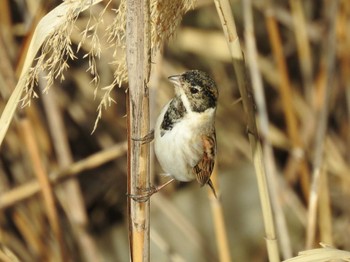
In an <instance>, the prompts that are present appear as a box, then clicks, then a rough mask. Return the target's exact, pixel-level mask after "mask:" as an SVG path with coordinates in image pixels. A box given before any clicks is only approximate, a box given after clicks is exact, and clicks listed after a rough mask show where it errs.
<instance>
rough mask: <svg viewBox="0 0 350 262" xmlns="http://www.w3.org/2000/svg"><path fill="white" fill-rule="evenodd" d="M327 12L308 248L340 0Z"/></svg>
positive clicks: (309, 239)
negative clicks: (326, 32) (322, 86)
mask: <svg viewBox="0 0 350 262" xmlns="http://www.w3.org/2000/svg"><path fill="white" fill-rule="evenodd" d="M327 3H328V6H327V14H326V21H327V22H328V35H327V40H326V41H325V43H324V46H323V54H324V55H323V57H322V61H321V68H320V70H321V72H324V74H323V75H322V80H323V82H322V83H323V85H325V87H324V89H325V90H324V92H323V93H322V94H321V97H320V98H319V99H321V101H322V102H321V103H320V104H319V105H321V106H320V107H319V108H318V112H317V113H316V116H317V117H316V119H318V121H317V123H316V134H315V140H314V141H315V144H314V158H313V162H312V165H313V167H312V168H313V170H312V184H311V193H310V198H309V208H308V221H307V229H306V230H307V231H306V248H307V249H309V248H312V246H313V244H314V242H315V235H316V217H317V205H318V200H319V193H320V191H319V188H320V179H321V169H322V165H323V159H324V157H323V154H324V141H325V136H326V130H327V121H328V114H329V109H328V106H329V99H330V94H331V90H332V88H333V83H332V81H333V76H334V66H335V55H336V50H335V49H336V18H337V14H338V4H339V1H338V0H334V1H330V2H327Z"/></svg>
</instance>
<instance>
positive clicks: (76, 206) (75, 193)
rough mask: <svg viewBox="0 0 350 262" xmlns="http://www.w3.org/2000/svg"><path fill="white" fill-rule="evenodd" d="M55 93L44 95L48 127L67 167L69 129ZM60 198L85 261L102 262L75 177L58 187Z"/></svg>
mask: <svg viewBox="0 0 350 262" xmlns="http://www.w3.org/2000/svg"><path fill="white" fill-rule="evenodd" d="M45 84H46V83H45V81H44V79H43V77H41V78H40V80H39V85H40V87H41V90H43V89H44V88H45ZM54 93H55V90H51V91H50V92H49V93H47V94H46V95H44V96H43V105H44V109H45V113H46V117H47V121H48V124H49V130H50V134H51V138H52V143H53V148H54V150H55V153H56V157H57V161H58V165H59V167H60V168H65V167H67V166H70V165H71V164H72V163H73V157H72V154H71V151H70V148H69V142H68V137H67V134H66V132H65V130H66V128H65V126H64V123H63V119H62V116H61V112H60V110H59V108H58V105H57V103H56V100H55V94H54ZM56 192H57V196H58V199H59V200H60V202H61V204H62V206H63V208H64V209H65V212H66V215H67V217H68V218H69V220H70V222H71V224H72V228H73V229H74V233H75V235H76V238H77V240H78V243H79V245H80V247H81V248H80V250H81V252H82V253H83V256H84V260H85V261H91V262H92V261H94V262H98V261H100V260H101V259H100V257H99V255H98V252H97V247H96V244H95V243H94V241H93V239H92V238H91V236H90V234H89V233H88V232H87V225H88V218H87V213H86V211H85V208H84V200H83V196H82V193H81V190H80V187H79V183H78V180H77V179H76V178H72V179H70V180H69V181H67V183H65V184H63V185H62V186H61V187H56Z"/></svg>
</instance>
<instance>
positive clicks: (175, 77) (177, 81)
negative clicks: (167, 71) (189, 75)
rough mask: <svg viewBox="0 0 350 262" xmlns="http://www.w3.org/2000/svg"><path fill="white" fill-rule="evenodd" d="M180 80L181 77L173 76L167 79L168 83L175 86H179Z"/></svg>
mask: <svg viewBox="0 0 350 262" xmlns="http://www.w3.org/2000/svg"><path fill="white" fill-rule="evenodd" d="M180 78H181V75H174V76H169V77H168V79H169V81H170V82H171V83H173V84H174V85H175V86H180Z"/></svg>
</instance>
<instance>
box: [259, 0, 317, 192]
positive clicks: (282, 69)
mask: <svg viewBox="0 0 350 262" xmlns="http://www.w3.org/2000/svg"><path fill="white" fill-rule="evenodd" d="M265 19H266V25H267V31H268V34H269V39H270V43H271V47H272V51H273V55H274V57H275V60H276V63H277V70H278V74H279V75H280V81H281V82H280V85H279V88H280V89H279V91H280V95H281V100H282V106H283V111H284V115H285V119H286V120H285V121H286V125H287V133H288V137H289V138H290V140H291V146H292V150H295V149H299V150H300V149H303V145H302V142H301V138H300V136H299V132H298V123H297V118H296V115H295V110H294V108H293V102H292V97H293V93H292V88H291V83H290V79H289V74H288V69H287V63H286V60H285V57H284V53H283V47H282V41H281V35H280V32H279V29H278V25H277V22H276V19H275V14H274V10H273V7H272V3H271V1H270V0H269V1H266V10H265ZM291 157H293V154H292V155H291ZM298 169H299V172H298V174H299V177H300V181H301V184H302V188H303V193H304V196H305V198H307V197H308V194H309V185H310V182H309V171H308V167H307V165H306V162H305V161H304V160H302V159H301V160H300V162H299V168H298Z"/></svg>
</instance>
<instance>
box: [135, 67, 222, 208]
mask: <svg viewBox="0 0 350 262" xmlns="http://www.w3.org/2000/svg"><path fill="white" fill-rule="evenodd" d="M168 79H169V81H170V82H171V83H172V84H173V85H174V88H175V96H174V97H173V98H172V99H171V100H170V101H169V102H168V103H167V104H166V105H165V106H164V107H163V109H162V110H161V112H160V114H159V116H158V118H157V121H156V124H155V127H154V130H153V131H152V132H151V133H150V134H148V135H146V136H145V137H144V138H142V139H135V140H137V141H142V142H143V143H147V142H149V141H152V140H154V152H155V155H156V157H157V159H158V162H159V164H160V166H161V167H162V169H163V170H164V171H165V172H166V173H165V175H166V176H169V177H170V178H171V179H170V180H169V181H168V182H165V183H164V184H163V185H160V186H157V187H154V186H152V187H151V188H150V190H148V192H146V194H143V195H142V194H141V195H130V196H131V197H132V198H133V199H134V200H136V201H140V202H141V201H142V202H144V201H147V200H148V199H149V197H150V196H151V195H153V194H154V193H156V192H158V191H159V190H161V189H162V188H164V187H165V186H167V185H169V184H170V183H172V182H173V181H175V180H177V181H182V182H189V181H193V180H197V182H198V183H199V184H200V186H204V185H209V187H210V188H211V190H212V192H213V194H214V196H215V197H216V198H217V195H216V191H215V188H214V185H213V183H212V181H211V179H210V176H211V174H212V172H213V169H214V164H215V156H216V133H215V114H216V107H217V102H218V88H217V86H216V83H215V82H214V80H213V79H212V78H211V77H210V76H209V75H208V74H207V73H205V72H203V71H199V70H190V71H186V72H184V73H182V74H179V75H173V76H169V77H168Z"/></svg>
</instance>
